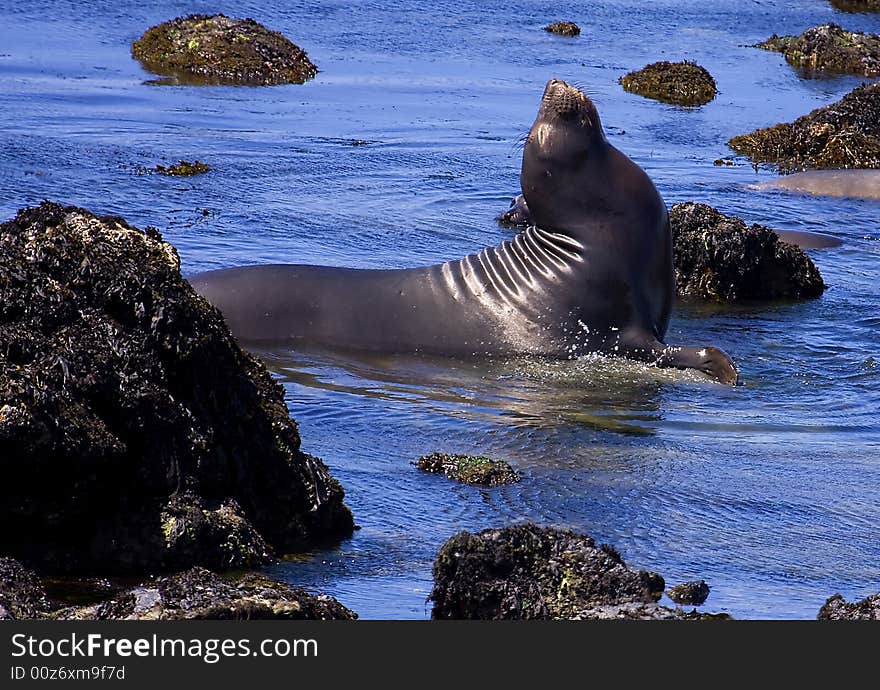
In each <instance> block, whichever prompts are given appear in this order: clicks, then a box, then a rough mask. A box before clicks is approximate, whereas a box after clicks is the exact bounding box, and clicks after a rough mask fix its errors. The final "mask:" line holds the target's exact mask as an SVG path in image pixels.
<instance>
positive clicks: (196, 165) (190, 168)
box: [154, 160, 211, 177]
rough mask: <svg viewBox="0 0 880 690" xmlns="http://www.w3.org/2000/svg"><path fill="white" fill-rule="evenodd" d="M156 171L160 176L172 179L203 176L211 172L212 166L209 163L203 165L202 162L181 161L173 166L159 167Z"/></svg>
mask: <svg viewBox="0 0 880 690" xmlns="http://www.w3.org/2000/svg"><path fill="white" fill-rule="evenodd" d="M154 171H155V172H157V173H159V174H160V175H169V176H172V177H192V176H193V175H203V174H204V173H206V172H210V171H211V166H210V165H208V164H207V163H202V161H200V160H195V161H193V162H192V163H190V162H189V161H183V160H181V161H178V162H177V163H174V164H173V165H157V166H156V167H155V168H154Z"/></svg>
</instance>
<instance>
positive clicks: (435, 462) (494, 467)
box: [416, 453, 519, 486]
mask: <svg viewBox="0 0 880 690" xmlns="http://www.w3.org/2000/svg"><path fill="white" fill-rule="evenodd" d="M416 466H417V467H418V468H419V469H420V470H422V471H424V472H432V473H434V474H442V475H444V476H446V477H448V478H449V479H455V480H456V481H459V482H463V483H464V484H481V485H483V486H499V485H501V484H515V483H516V482H518V481H519V475H517V473H516V472H515V471H514V470H513V468H512V467H511V466H510V465H509V464H507V463H506V462H504V461H503V460H491V459H490V458H487V457H486V456H485V455H450V454H448V453H431V454H430V455H423V456H422V457H420V458H419V460H418V462H417V463H416Z"/></svg>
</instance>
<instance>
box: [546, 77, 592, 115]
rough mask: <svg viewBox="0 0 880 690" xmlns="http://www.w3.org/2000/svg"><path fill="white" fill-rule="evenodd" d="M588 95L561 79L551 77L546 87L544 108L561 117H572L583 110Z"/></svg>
mask: <svg viewBox="0 0 880 690" xmlns="http://www.w3.org/2000/svg"><path fill="white" fill-rule="evenodd" d="M585 102H586V96H584V94H583V93H581V92H580V91H579V90H578V89H576V88H575V87H573V86H571V85H570V84H567V83H566V82H564V81H562V80H561V79H551V80H550V81H548V82H547V87H546V88H545V89H544V98H543V105H544V108H545V109H546V110H547V111H549V112H551V113H554V114H556V115H558V116H559V117H563V118H572V117H574V116H576V115H577V114H578V113H579V112H581V107H582V104H584V103H585Z"/></svg>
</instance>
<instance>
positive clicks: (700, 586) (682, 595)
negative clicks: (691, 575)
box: [666, 580, 709, 606]
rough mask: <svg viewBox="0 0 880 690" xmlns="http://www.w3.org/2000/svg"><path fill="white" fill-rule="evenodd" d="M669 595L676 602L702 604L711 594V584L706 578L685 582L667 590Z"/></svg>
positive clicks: (693, 604)
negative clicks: (707, 582) (708, 583)
mask: <svg viewBox="0 0 880 690" xmlns="http://www.w3.org/2000/svg"><path fill="white" fill-rule="evenodd" d="M666 594H667V596H668V597H669V598H670V599H672V601H674V602H675V603H676V604H689V605H691V606H700V605H701V604H703V603H704V602H705V601H706V599H707V598H708V596H709V585H707V584H706V581H705V580H696V581H694V582H683V583H682V584H680V585H675V587H670V588H669V589H667V590H666Z"/></svg>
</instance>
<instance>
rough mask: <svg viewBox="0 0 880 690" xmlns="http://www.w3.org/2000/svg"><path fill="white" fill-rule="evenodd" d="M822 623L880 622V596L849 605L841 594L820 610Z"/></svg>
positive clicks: (829, 599)
mask: <svg viewBox="0 0 880 690" xmlns="http://www.w3.org/2000/svg"><path fill="white" fill-rule="evenodd" d="M818 618H819V620H820V621H880V594H872V595H871V596H869V597H865V598H864V599H862V600H861V601H855V602H853V603H852V604H849V603H847V601H846V599H844V598H843V597H842V596H841V595H840V594H835V595H834V596H832V597H829V598H828V601H826V602H825V604H824V605H823V606H822V608H821V609H819V615H818Z"/></svg>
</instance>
